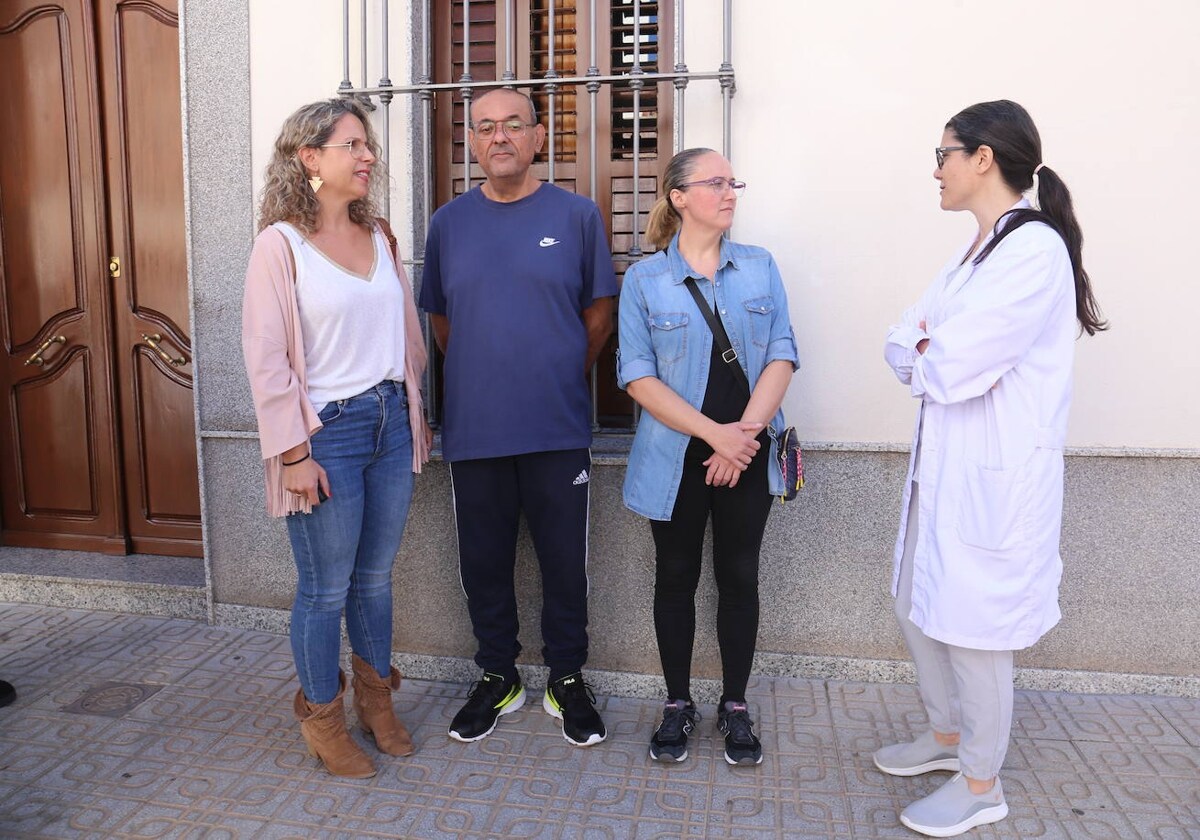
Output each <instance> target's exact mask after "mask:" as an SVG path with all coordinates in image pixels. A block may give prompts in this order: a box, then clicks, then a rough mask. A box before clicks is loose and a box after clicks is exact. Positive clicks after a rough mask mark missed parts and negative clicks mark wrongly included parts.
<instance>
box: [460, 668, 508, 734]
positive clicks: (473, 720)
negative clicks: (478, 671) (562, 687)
mask: <svg viewBox="0 0 1200 840" xmlns="http://www.w3.org/2000/svg"><path fill="white" fill-rule="evenodd" d="M523 705H525V688H524V686H522V685H521V676H520V674H518V675H517V678H516V679H515V680H512V681H511V682H510V681H507V680H505V679H504V677H502V676H500V675H499V674H490V673H485V674H484V675H483V679H481V680H479V681H478V682H477V683H475V684H474V685H473V686H471V690H470V691H469V692H467V702H466V703H464V704H463V707H462V708H461V709H459V710H458V714H456V715H455V716H454V720H453V721H452V722H451V724H450V730H449V734H450V737H451V738H455V739H457V740H459V741H466V742H470V741H479V740H481V739H483V738H486V737H487V736H489V735H491V734H492V730H493V729H495V728H496V721H497V720H498V719H499V717H500V715H507V714H508V713H509V712H515V711H516V710H517V709H519V708H521V707H522V706H523Z"/></svg>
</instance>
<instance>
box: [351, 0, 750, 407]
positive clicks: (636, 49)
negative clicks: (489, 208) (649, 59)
mask: <svg viewBox="0 0 1200 840" xmlns="http://www.w3.org/2000/svg"><path fill="white" fill-rule="evenodd" d="M380 2H381V10H380V14H379V18H380V27H381V29H380V46H381V50H380V64H381V72H380V77H379V82H378V84H376V85H374V86H370V85H368V84H367V78H368V76H367V42H368V33H369V30H370V27H371V23H372V22H371V19H370V16H369V15H368V9H367V0H362V3H361V14H360V19H359V27H360V43H361V46H360V59H361V84H360V86H359V87H355V86H354V85H353V82H352V81H351V80H350V59H351V55H350V29H351V27H350V0H343V2H342V27H343V31H342V80H341V82H340V84H339V85H338V88H337V92H338V94H339V95H341V96H354V97H358V98H360V99H363V100H366V101H368V102H369V100H370V98H372V97H378V98H379V101H380V103H381V104H382V105H383V120H384V126H383V146H384V150H383V151H384V160H385V162H386V161H389V160H390V159H391V154H390V153H391V136H390V130H389V129H390V125H389V123H390V120H389V117H390V105H391V102H392V101H393V99H394V97H395V96H396V95H398V94H399V95H405V96H416V97H417V99H418V100H419V102H420V103H421V107H420V123H419V124H418V125H414V127H413V130H414V132H421V133H423V134H424V136H426V138H427V139H426V141H425V142H424V143H423V144H421V150H420V155H419V156H420V161H419V164H418V165H417V166H416V167H415V170H416V172H417V174H418V176H419V177H418V179H417V182H418V183H420V185H421V188H422V189H423V190H424V200H423V201H422V202H421V204H422V206H423V212H422V213H421V216H422V225H421V226H420V228H419V229H418V230H416V231H415V232H414V242H415V243H416V247H417V248H420V247H423V244H424V240H425V234H426V233H427V231H428V230H429V221H430V218H431V216H432V211H433V207H432V203H433V202H432V196H433V195H434V173H433V159H432V143H431V142H429V139H428V137H429V135H430V133H431V132H432V130H433V97H434V94H435V93H436V92H438V91H456V92H457V93H458V95H459V97H460V98H461V99H462V102H463V108H464V115H465V118H466V119H468V120H469V118H470V107H471V100H472V98H473V97H474V94H475V91H478V90H489V89H492V88H499V87H510V88H511V87H517V88H530V89H537V88H542V89H544V90H545V92H546V93H547V95H548V99H549V103H550V105H549V108H548V110H549V114H548V115H547V116H548V120H549V131H550V150H549V180H550V182H551V183H553V182H554V178H555V170H554V165H555V158H556V156H557V155H556V154H555V151H556V149H555V141H556V134H557V131H556V128H557V109H556V105H557V102H556V100H557V98H558V96H557V95H558V93H559V92H560V91H561V90H563V89H564V88H565V87H568V86H569V87H574V88H583V89H585V90H586V91H587V93H588V111H589V115H590V119H589V121H588V122H589V130H588V133H589V140H590V142H589V166H588V172H589V176H590V177H589V185H590V189H589V191H590V194H591V198H592V199H593V200H595V198H596V180H597V173H596V111H597V97H598V95H599V92H600V90H601V89H602V88H603V86H604V85H609V86H611V87H612V88H614V89H616V88H619V87H622V86H624V87H627V88H629V89H630V90H631V91H632V93H633V237H632V245H631V247H630V249H629V251H628V252H626V253H625V254H615V253H614V254H613V258H614V260H617V261H623V262H635V261H636V260H637V259H639V258H640V257H641V256H642V250H641V237H642V233H643V231H642V229H641V219H642V212H641V202H640V196H641V192H640V184H639V177H640V169H639V166H640V158H641V153H640V152H641V130H642V126H641V123H642V114H641V92H642V90H643V89H644V88H645V86H646V85H656V84H658V83H659V82H671V83H672V85H673V87H674V93H675V95H674V132H673V135H674V140H673V144H672V145H673V150H674V151H675V152H678V151H680V150H682V149H683V137H684V130H685V127H686V122H685V119H684V104H685V101H684V100H685V97H684V93H685V92H686V90H687V87H688V85H689V84H690V83H691V82H693V81H716V82H718V83H719V84H720V87H721V95H722V126H721V136H722V150H723V152H724V154H725V156H726V157H727V158H731V159H732V116H733V95H734V94H735V93H736V92H737V86H736V76H735V73H734V67H733V0H724V2H723V4H722V5H723V20H722V46H723V50H722V62H721V65H720V67H719V68H718V69H717V70H712V71H693V70H690V69H689V68H688V66H687V63H686V62H685V61H684V18H683V11H684V0H674V2H673V18H674V21H673V24H674V43H673V46H674V52H675V65H674V67H673V68H672V69H671V70H670V71H665V72H664V71H658V72H653V73H647V72H645V71H644V70H643V69H642V50H641V46H642V45H641V23H642V15H641V6H642V2H641V0H633V2H632V8H633V19H634V37H633V67H632V68H631V69H630V71H629V72H628V73H609V74H603V73H601V72H600V69H599V67H598V66H597V63H596V55H597V53H596V30H597V28H598V26H597V24H598V20H597V12H598V10H599V7H600V6H601V5H603V6H604V7H605V8H609V9H611V8H612V5H611V3H609V2H603V0H601V2H599V3H598V2H597V0H588V3H587V19H588V20H589V21H590V44H589V51H588V68H587V71H586V73H585V74H584V75H582V76H579V75H572V76H560V75H559V74H558V70H557V63H556V58H555V46H556V38H557V33H556V32H555V22H554V18H555V10H556V6H557V2H556V0H550V2H549V3H548V9H549V33H548V34H549V63H548V67H547V71H546V73H545V74H544V75H543V77H542V78H540V79H539V78H532V77H531V78H525V79H521V78H518V77H517V74H516V72H515V71H514V70H513V43H514V41H515V38H514V33H513V9H512V7H513V2H514V0H498V2H502V3H503V4H504V28H503V33H504V34H503V38H504V71H503V73H502V74H501V76H500V79H499V80H498V81H476V80H475V79H474V78H473V77H472V76H471V38H470V31H471V0H463V73H462V75H461V76H460V77H459V78H458V80H457V81H453V82H442V83H435V82H434V81H433V55H432V38H433V32H432V11H431V2H432V0H420V2H419V3H416V4H415V5H417V6H419V23H420V31H419V32H417V33H416V40H417V41H418V42H419V43H420V44H421V49H420V62H419V64H420V70H419V71H418V72H416V73H415V74H414V75H415V78H414V79H413V81H412V83H411V84H407V85H397V84H394V83H393V82H392V81H391V79H390V78H388V54H389V43H388V38H389V33H388V0H380ZM622 5H626V4H622ZM662 5H665V0H663V2H660V9H661V6H662ZM576 14H577V15H578V14H579V10H578V8H577V9H576ZM497 52H498V51H497ZM463 184H464V188H465V189H467V190H469V189H470V188H471V154H470V148H469V145H468V143H467V133H466V132H465V131H464V132H463ZM403 262H404V264H405V265H406V266H408V267H409V268H413V269H416V268H420V267H421V266H422V265H424V259H423V256H417V255H415V254H414V255H413V257H412V258H409V259H405V260H403ZM425 334H426V346H427V348H428V350H429V352H430V355H431V357H432V352H433V344H434V342H433V336H432V330H430V329H429V324H428V322H426V324H425ZM427 375H428V377H429V383H428V385H429V398H428V399H427V401H426V416H427V417H428V418H429V419H430V420H431V421H432V420H434V419H435V418H436V416H437V405H436V404H435V398H434V395H435V394H436V382H435V381H434V376H435V372H434V368H433V366H432V365H431V366H430V368H429V372H428V374H427ZM596 378H597V377H596V375H595V370H594V369H593V376H592V425H593V427H596V426H598V423H597V416H596ZM634 412H635V414H634V420H635V425H636V420H637V416H638V414H639V412H638V411H637V406H636V404H635V407H634Z"/></svg>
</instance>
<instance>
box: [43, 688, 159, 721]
mask: <svg viewBox="0 0 1200 840" xmlns="http://www.w3.org/2000/svg"><path fill="white" fill-rule="evenodd" d="M161 690H162V686H161V685H147V684H145V683H120V682H109V683H101V684H100V685H98V686H96V687H95V688H93V689H90V690H89V691H87V692H85V693H84V695H83V696H82V697H80V698H79V699H78V700H76V701H75V702H74V703H71V704H69V705H67V706H63V707H62V709H61V711H64V712H69V713H71V714H74V715H100V716H101V717H112V718H118V717H121V715H124V714H127V713H128V712H130V711H132V710H133V709H134V708H135V707H136V706H137V705H138V704H139V703H143V702H145V701H146V700H147V699H148V698H150V697H152V696H153V695H154V694H156V693H157V692H159V691H161Z"/></svg>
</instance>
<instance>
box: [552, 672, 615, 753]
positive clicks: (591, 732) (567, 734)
mask: <svg viewBox="0 0 1200 840" xmlns="http://www.w3.org/2000/svg"><path fill="white" fill-rule="evenodd" d="M542 708H543V709H545V710H546V713H547V714H549V715H552V716H554V717H556V718H558V719H559V720H561V721H562V733H563V737H564V738H566V739H567V740H568V741H570V742H571V743H572V744H574V745H575V746H577V747H588V746H591V745H592V744H599V743H600V742H601V741H603V740H604V739H605V738H607V737H608V730H606V729H605V728H604V721H603V720H601V719H600V713H599V712H597V711H596V695H594V694H592V688H591V686H589V685H588V684H587V683H585V682H584V681H583V674H581V673H579V672H578V671H576V672H575V673H574V674H569V675H568V676H565V677H563V678H562V679H558V680H555V681H554V682H552V683H550V684H549V685H548V686H546V696H545V697H544V698H542Z"/></svg>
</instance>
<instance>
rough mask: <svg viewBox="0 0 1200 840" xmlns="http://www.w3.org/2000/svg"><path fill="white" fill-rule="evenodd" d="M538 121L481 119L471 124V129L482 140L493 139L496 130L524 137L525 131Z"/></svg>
mask: <svg viewBox="0 0 1200 840" xmlns="http://www.w3.org/2000/svg"><path fill="white" fill-rule="evenodd" d="M535 125H537V123H527V122H522V121H521V120H500V121H499V122H496V121H495V120H480V121H479V122H477V123H472V124H471V131H473V132H474V133H475V136H476V137H478V138H479V139H480V140H491V139H492V138H493V137H495V136H496V131H497V130H500V131H503V132H504V136H505V137H524V136H525V132H526V131H528V130H529V129H531V128H533V127H534V126H535Z"/></svg>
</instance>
